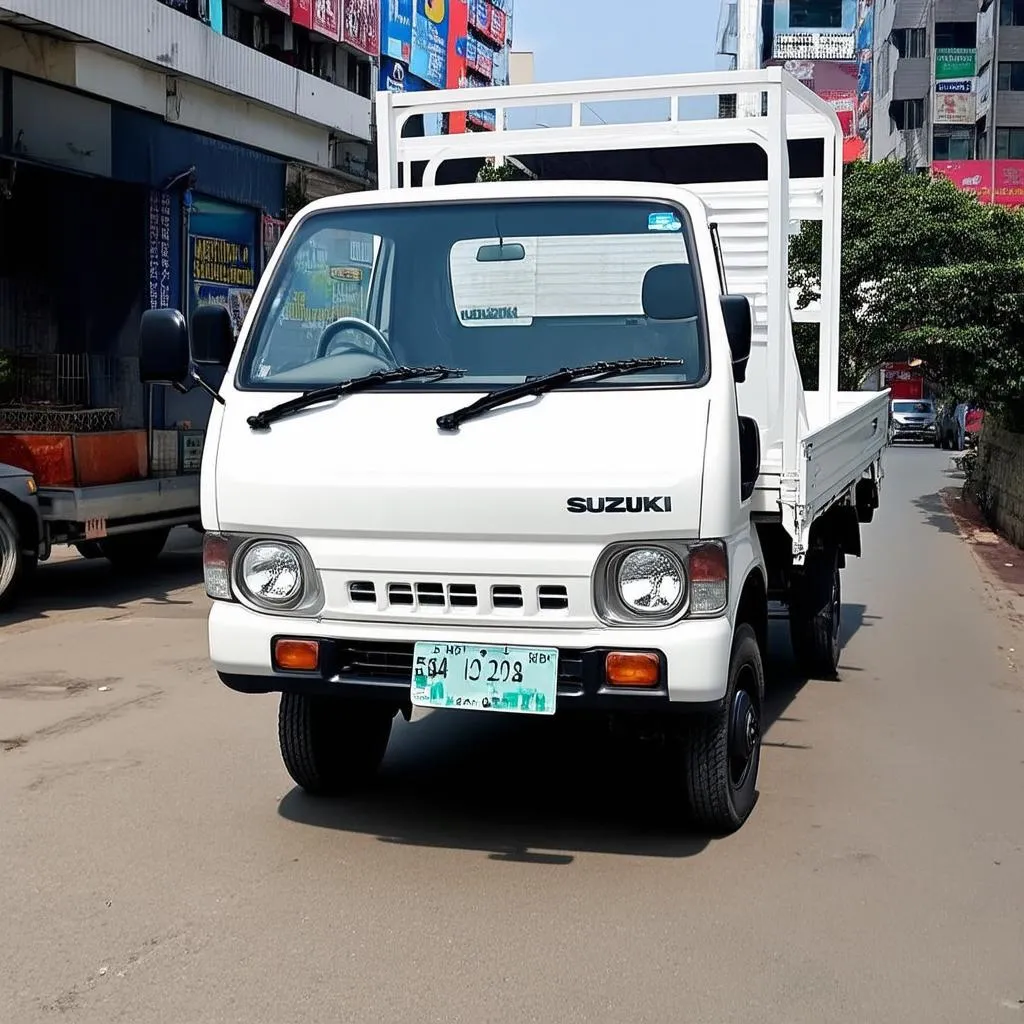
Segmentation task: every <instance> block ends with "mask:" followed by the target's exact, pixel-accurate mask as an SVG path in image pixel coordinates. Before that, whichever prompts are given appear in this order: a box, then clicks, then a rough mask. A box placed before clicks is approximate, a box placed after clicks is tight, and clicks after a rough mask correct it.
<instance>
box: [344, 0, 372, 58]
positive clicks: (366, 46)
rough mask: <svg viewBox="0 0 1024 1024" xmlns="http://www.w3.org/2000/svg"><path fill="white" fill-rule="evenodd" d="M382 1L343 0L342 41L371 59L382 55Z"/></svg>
mask: <svg viewBox="0 0 1024 1024" xmlns="http://www.w3.org/2000/svg"><path fill="white" fill-rule="evenodd" d="M380 16H381V5H380V0H341V41H342V42H343V43H345V44H347V45H348V46H351V47H352V49H353V50H358V51H359V52H360V53H365V54H366V55H367V56H369V57H377V56H379V55H380Z"/></svg>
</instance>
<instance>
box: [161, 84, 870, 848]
mask: <svg viewBox="0 0 1024 1024" xmlns="http://www.w3.org/2000/svg"><path fill="white" fill-rule="evenodd" d="M744 89H746V90H748V91H750V92H761V93H762V94H766V95H767V111H768V113H767V116H765V117H759V118H744V119H732V120H713V121H684V120H680V118H679V98H680V97H684V96H692V95H701V94H703V95H706V96H716V95H719V94H722V93H734V92H737V91H741V90H744ZM468 99H471V101H472V105H473V106H474V107H493V108H495V109H496V111H497V120H498V125H499V129H500V128H501V126H502V125H504V124H505V123H506V115H507V114H513V116H514V114H515V110H516V109H517V108H519V109H520V110H527V111H529V112H531V113H532V114H533V115H535V116H536V113H537V108H538V107H540V106H545V105H564V106H567V107H569V108H570V111H571V116H570V120H571V125H570V126H569V127H566V128H550V127H544V128H541V127H536V126H534V127H529V128H525V129H523V128H519V129H512V128H506V129H504V130H498V131H496V132H488V133H474V134H466V135H458V136H442V137H423V136H421V137H406V133H405V132H404V131H403V126H404V125H405V123H406V122H407V121H408V119H409V118H410V117H412V116H414V115H417V114H422V113H438V112H446V111H451V110H456V109H462V108H463V107H464V105H465V104H466V102H467V100H468ZM609 100H649V101H653V100H660V101H662V103H663V104H664V106H665V109H666V112H667V113H668V117H667V119H664V118H663V119H661V120H652V121H650V122H646V123H644V122H636V123H630V124H601V125H594V126H591V125H584V124H582V123H581V121H582V119H581V116H580V114H581V110H582V109H583V107H584V106H586V105H590V104H595V103H602V102H605V101H609ZM377 109H378V118H379V120H378V132H379V153H380V182H381V188H380V190H379V191H376V192H367V193H363V194H359V195H345V196H338V197H336V198H330V199H324V200H320V201H318V202H315V203H313V204H312V205H310V206H308V207H307V208H306V209H304V210H303V211H302V212H301V213H300V214H299V215H298V216H297V217H295V219H294V220H293V221H292V222H291V223H290V225H289V226H288V228H287V231H286V232H285V235H284V237H283V239H282V241H281V244H280V245H279V247H278V249H277V251H276V252H275V254H274V257H273V259H272V261H271V264H270V266H269V267H268V269H267V272H266V274H265V275H264V277H263V279H262V281H261V282H260V285H259V288H258V290H257V292H256V296H255V299H254V301H253V304H252V308H251V310H250V311H249V314H248V316H247V318H246V321H245V324H244V327H243V329H242V331H241V334H240V336H239V339H238V343H237V345H236V344H235V343H234V341H233V339H232V337H231V332H230V324H229V321H228V320H227V318H226V316H225V315H224V313H223V311H222V310H219V309H218V308H216V307H209V308H205V309H200V310H198V311H197V313H196V314H195V316H194V318H193V321H192V323H191V325H187V324H186V322H185V320H184V318H183V317H182V316H181V314H180V313H177V312H174V311H169V310H156V311H152V312H148V313H146V314H145V317H144V320H143V325H142V335H141V364H142V374H143V379H144V380H145V381H147V382H162V383H169V384H173V385H176V386H178V387H182V386H188V383H189V382H190V381H192V382H198V381H199V377H198V371H197V370H196V365H197V364H199V365H201V364H203V363H207V364H211V363H212V364H217V365H220V366H222V367H225V368H226V370H227V372H226V375H225V377H224V382H223V384H222V386H221V387H220V389H219V395H218V402H217V404H215V406H214V410H213V415H212V417H211V419H210V425H209V432H208V439H207V442H206V450H205V454H204V457H203V465H202V475H201V493H202V515H203V526H204V527H205V529H206V531H207V533H206V538H205V549H204V570H205V583H206V590H207V593H208V594H209V596H210V597H211V598H212V599H213V606H212V609H211V612H210V621H209V636H210V652H211V657H212V659H213V662H214V665H215V666H216V669H217V672H218V673H219V675H220V678H221V680H222V681H223V682H224V683H225V684H226V685H227V686H229V687H231V688H232V689H234V690H238V691H241V692H243V693H268V692H280V694H281V703H280V744H281V751H282V754H283V757H284V762H285V765H286V766H287V769H288V771H289V772H290V774H291V776H292V778H293V779H294V780H295V782H296V783H297V784H298V785H299V786H301V787H302V788H303V789H305V790H306V791H308V792H310V793H312V794H325V795H326V794H338V793H345V792H348V791H351V790H352V788H353V787H355V786H357V785H358V784H360V783H362V782H364V781H366V780H367V778H368V776H370V775H372V773H373V772H374V771H375V770H376V768H377V767H378V765H379V764H380V761H381V759H382V757H383V756H384V753H385V748H386V746H387V743H388V740H389V736H390V733H391V727H392V722H393V720H394V718H395V716H396V715H397V714H399V713H402V714H403V715H405V716H406V717H407V718H408V717H409V715H410V714H411V712H412V708H413V707H420V708H429V709H437V710H442V711H445V712H449V711H450V712H452V713H461V714H469V713H475V714H477V715H480V714H484V713H486V714H518V715H521V716H528V715H540V716H548V715H563V714H569V713H572V712H574V711H580V712H584V711H585V712H589V713H594V714H600V715H608V716H612V717H614V718H616V719H617V720H618V721H619V722H620V723H625V724H627V725H628V724H629V723H635V724H637V725H638V726H639V725H640V724H641V723H643V727H644V730H645V734H650V731H651V727H652V725H653V726H655V727H656V731H657V735H659V736H660V737H661V738H663V739H664V741H665V745H666V749H667V750H668V751H669V752H670V756H669V758H668V761H667V764H668V765H669V767H668V770H667V774H666V776H665V777H664V778H663V780H662V785H663V786H664V793H665V798H666V801H667V803H668V806H670V807H671V806H677V807H678V808H679V809H680V810H682V809H684V808H688V810H689V812H690V815H691V816H692V817H693V818H695V819H696V821H697V823H698V824H699V826H700V827H701V828H703V829H706V830H709V831H714V832H720V833H722V832H729V831H733V830H735V829H737V828H739V827H740V826H741V825H742V824H743V822H744V821H745V820H746V818H747V817H748V815H749V814H750V813H751V810H752V808H753V806H754V803H755V799H756V786H757V773H758V765H759V759H760V749H761V732H762V713H763V712H762V705H763V701H764V691H765V671H764V662H765V654H766V652H765V648H766V641H767V632H768V609H769V604H772V605H775V604H776V603H778V604H781V605H784V606H786V607H788V610H789V618H790V623H791V635H792V641H793V646H794V650H795V653H796V656H797V660H798V662H799V663H800V665H801V666H802V667H803V669H804V671H805V672H806V673H807V674H808V675H814V676H817V677H819V678H820V677H834V676H835V674H836V671H837V666H838V659H839V648H840V605H841V601H840V570H841V569H842V568H843V566H844V565H845V560H846V558H847V557H848V556H850V555H854V556H856V555H860V553H861V541H860V524H861V523H864V522H868V521H870V520H871V518H872V515H873V512H874V509H875V507H876V506H877V504H878V484H879V481H880V479H881V475H882V464H881V460H882V454H883V449H884V447H885V445H886V441H887V406H888V393H887V392H881V393H862V392H858V393H840V392H839V391H838V387H837V378H838V373H837V365H838V317H837V308H838V307H837V290H838V286H839V278H838V275H839V255H840V252H839V245H840V236H839V233H840V224H841V189H842V180H841V170H842V132H841V130H840V126H839V122H838V120H837V118H836V115H835V113H834V112H833V111H832V109H831V108H830V107H829V106H828V105H827V104H825V103H824V102H822V101H821V100H820V99H818V98H817V97H816V96H815V95H814V94H813V93H811V92H810V91H808V90H807V89H805V88H804V87H802V86H801V85H799V84H798V83H797V82H796V80H795V79H792V78H790V77H788V76H786V75H785V74H783V72H782V71H781V70H779V69H772V70H767V71H761V72H756V73H735V72H730V73H720V74H711V75H684V76H671V77H665V78H643V79H632V80H608V81H594V82H585V83H557V84H548V85H537V86H521V87H519V86H517V87H510V88H493V89H475V90H473V93H472V96H471V97H469V96H467V94H466V92H465V91H462V92H456V91H452V92H434V93H409V94H404V95H396V94H391V93H384V94H382V95H380V96H379V98H378V108H377ZM549 120H554V118H549ZM485 160H489V161H494V162H496V163H497V164H499V165H500V164H503V163H505V161H509V162H510V163H512V165H513V166H516V167H519V168H521V169H522V170H523V173H525V176H526V177H527V178H528V179H529V180H524V181H516V182H513V181H506V182H491V183H477V182H476V178H477V172H478V170H479V168H480V167H481V165H482V164H483V163H484V161H485ZM467 182H468V183H467ZM807 219H820V220H822V236H823V247H822V276H821V285H822V287H821V302H820V304H819V306H818V307H817V308H816V309H815V311H813V312H809V311H806V310H804V311H801V314H800V315H803V317H804V318H805V319H817V320H819V321H820V325H821V329H820V340H821V343H820V353H819V355H820V358H819V379H818V389H817V391H806V392H805V390H804V387H803V384H802V383H801V377H800V371H799V368H798V365H797V360H796V355H795V350H794V345H793V337H792V321H793V317H794V315H796V314H794V313H793V312H792V311H791V309H790V305H789V289H788V287H787V243H788V238H789V235H790V232H791V230H792V226H793V224H794V222H799V221H801V220H807Z"/></svg>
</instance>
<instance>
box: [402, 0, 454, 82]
mask: <svg viewBox="0 0 1024 1024" xmlns="http://www.w3.org/2000/svg"><path fill="white" fill-rule="evenodd" d="M448 4H449V0H415V2H414V4H413V11H412V54H411V56H410V58H409V70H410V71H411V72H412V73H413V74H414V75H416V76H417V78H422V79H423V81H424V82H426V83H427V84H428V85H432V86H433V87H434V88H435V89H443V88H445V86H446V85H447V84H448Z"/></svg>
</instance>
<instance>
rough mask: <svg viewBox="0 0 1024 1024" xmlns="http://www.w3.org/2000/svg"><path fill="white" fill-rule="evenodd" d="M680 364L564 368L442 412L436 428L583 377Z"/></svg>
mask: <svg viewBox="0 0 1024 1024" xmlns="http://www.w3.org/2000/svg"><path fill="white" fill-rule="evenodd" d="M682 363H683V361H682V359H664V358H662V357H661V356H649V357H645V358H643V359H615V360H613V361H611V362H605V363H591V364H590V365H589V366H568V367H564V368H563V369H561V370H556V371H555V372H554V373H548V374H545V375H544V376H543V377H534V378H532V379H530V378H528V379H527V380H525V381H523V383H522V384H512V385H510V386H509V387H507V388H502V389H501V390H500V391H492V392H491V393H490V394H489V395H484V397H483V398H480V399H478V400H477V401H475V402H474V403H473V404H472V405H467V406H466V407H465V408H463V409H456V410H455V412H449V413H446V414H445V415H444V416H438V417H437V425H438V426H439V427H440V428H441V429H442V430H458V429H459V425H460V424H461V423H465V422H466V420H471V419H473V418H475V417H476V416H482V415H483V414H484V413H485V412H489V411H490V410H491V409H497V408H498V407H499V406H501V405H508V404H509V402H514V401H515V400H516V399H517V398H526V397H528V396H530V395H543V394H544V393H545V392H547V391H554V390H555V389H556V388H561V387H565V385H566V384H571V383H572V382H573V381H574V380H580V379H581V378H583V377H594V378H596V379H597V380H603V379H604V378H605V377H614V376H616V375H618V374H620V373H635V372H636V371H637V370H651V369H655V368H656V367H659V366H681V365H682Z"/></svg>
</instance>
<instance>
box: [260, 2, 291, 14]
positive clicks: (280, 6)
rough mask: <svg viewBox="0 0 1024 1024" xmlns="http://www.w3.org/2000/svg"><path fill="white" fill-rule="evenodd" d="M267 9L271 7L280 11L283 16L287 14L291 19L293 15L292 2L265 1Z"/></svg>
mask: <svg viewBox="0 0 1024 1024" xmlns="http://www.w3.org/2000/svg"><path fill="white" fill-rule="evenodd" d="M263 4H264V6H265V7H271V8H273V9H274V10H275V11H280V12H281V13H282V14H287V15H288V16H289V17H290V16H291V13H292V0H263Z"/></svg>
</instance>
